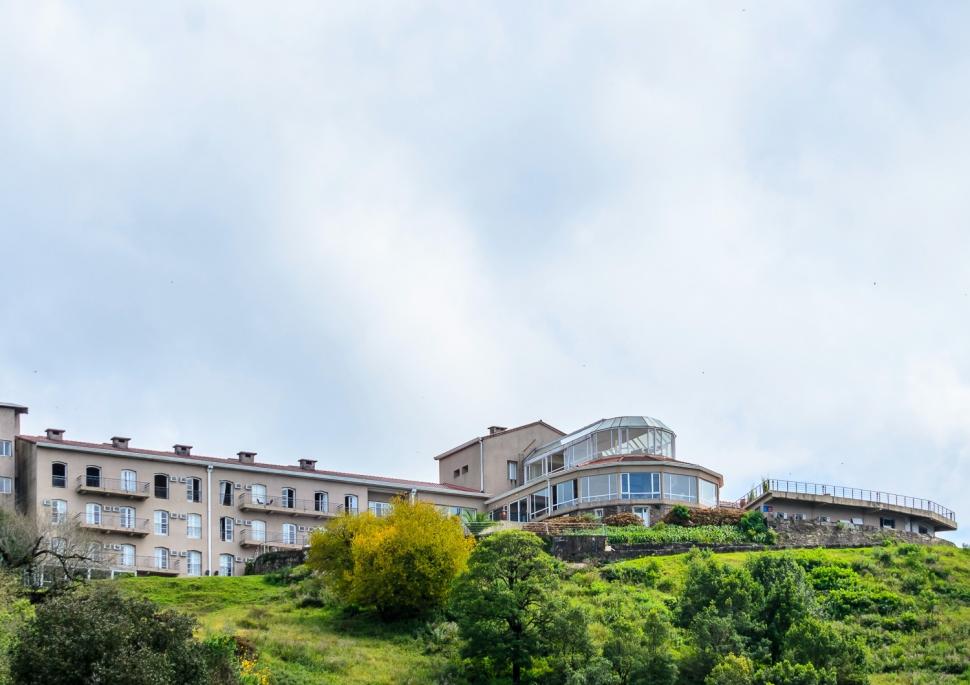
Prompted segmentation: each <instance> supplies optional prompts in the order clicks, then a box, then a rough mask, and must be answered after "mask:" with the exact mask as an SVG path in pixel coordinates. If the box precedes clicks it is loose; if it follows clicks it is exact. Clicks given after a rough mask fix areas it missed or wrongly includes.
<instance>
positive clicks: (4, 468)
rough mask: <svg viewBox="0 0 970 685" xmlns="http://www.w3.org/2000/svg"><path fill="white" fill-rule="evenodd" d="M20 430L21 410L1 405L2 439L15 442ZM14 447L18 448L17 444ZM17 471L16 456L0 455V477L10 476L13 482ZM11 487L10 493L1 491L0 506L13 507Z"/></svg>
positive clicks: (0, 428)
mask: <svg viewBox="0 0 970 685" xmlns="http://www.w3.org/2000/svg"><path fill="white" fill-rule="evenodd" d="M19 432H20V412H19V411H17V410H16V409H13V408H11V407H0V440H8V441H10V442H11V443H14V438H15V436H16V435H17V434H18V433H19ZM14 449H16V447H15V446H14ZM16 473H17V469H16V458H15V456H14V455H12V456H9V457H3V456H0V478H9V479H11V484H13V483H14V479H15V478H16ZM10 489H11V492H10V493H9V494H3V493H0V507H9V508H13V506H14V503H15V501H16V497H15V495H14V492H13V490H14V488H13V486H11V488H10Z"/></svg>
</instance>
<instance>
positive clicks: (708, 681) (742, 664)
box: [704, 654, 754, 685]
mask: <svg viewBox="0 0 970 685" xmlns="http://www.w3.org/2000/svg"><path fill="white" fill-rule="evenodd" d="M753 682H754V663H753V662H752V661H751V659H749V658H748V657H746V656H738V655H737V654H728V655H727V656H726V657H724V658H723V659H722V660H721V661H720V662H718V664H717V666H715V667H714V668H713V670H711V672H710V673H709V674H708V676H707V678H705V679H704V685H752V683H753Z"/></svg>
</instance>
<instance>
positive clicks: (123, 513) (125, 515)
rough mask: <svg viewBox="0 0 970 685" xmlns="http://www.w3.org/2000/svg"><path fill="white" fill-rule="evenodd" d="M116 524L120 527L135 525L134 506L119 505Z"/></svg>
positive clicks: (132, 526)
mask: <svg viewBox="0 0 970 685" xmlns="http://www.w3.org/2000/svg"><path fill="white" fill-rule="evenodd" d="M118 525H119V526H121V527H122V528H134V527H135V509H134V507H120V508H119V509H118Z"/></svg>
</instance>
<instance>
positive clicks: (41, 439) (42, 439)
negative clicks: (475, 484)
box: [17, 435, 481, 494]
mask: <svg viewBox="0 0 970 685" xmlns="http://www.w3.org/2000/svg"><path fill="white" fill-rule="evenodd" d="M17 437H18V438H20V439H22V440H26V441H27V442H31V443H34V444H37V445H54V446H57V445H66V446H68V447H81V448H87V449H97V450H103V451H105V452H115V453H117V454H118V455H119V456H121V455H125V454H145V455H149V456H156V457H174V458H176V459H190V460H193V461H199V462H203V463H214V464H225V465H229V466H247V467H250V466H255V467H256V468H264V469H280V470H283V471H293V472H295V473H313V474H317V475H321V476H334V477H337V478H341V477H342V478H359V479H362V480H371V481H376V482H380V483H388V484H390V485H402V486H420V487H425V488H436V489H440V490H454V491H456V493H465V492H467V493H474V494H481V493H480V492H479V491H478V490H476V489H474V488H466V487H464V486H462V485H451V484H448V483H432V482H430V481H423V480H408V479H406V478H391V477H388V476H371V475H366V474H361V473H347V472H344V471H326V470H323V469H313V470H310V469H304V468H301V467H299V466H290V465H288V464H270V463H266V462H253V463H251V464H243V463H242V462H240V461H239V460H238V459H228V458H226V457H207V456H204V455H201V454H176V453H175V452H167V451H160V450H146V449H139V448H135V447H130V448H128V449H122V448H117V447H114V446H113V445H112V444H111V443H103V442H100V443H99V442H79V441H77V440H51V439H49V438H47V437H46V436H43V435H18V436H17Z"/></svg>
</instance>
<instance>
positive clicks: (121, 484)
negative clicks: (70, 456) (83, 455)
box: [75, 475, 150, 499]
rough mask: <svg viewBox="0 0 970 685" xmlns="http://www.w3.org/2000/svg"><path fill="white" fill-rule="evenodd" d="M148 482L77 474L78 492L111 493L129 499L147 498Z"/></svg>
mask: <svg viewBox="0 0 970 685" xmlns="http://www.w3.org/2000/svg"><path fill="white" fill-rule="evenodd" d="M149 485H150V484H149V483H147V482H145V481H140V480H125V479H122V478H102V477H101V476H88V475H83V476H78V477H77V487H76V488H75V489H76V490H77V491H78V492H88V493H92V494H98V495H113V496H116V497H127V498H130V499H148V496H149V494H150V492H149Z"/></svg>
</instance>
